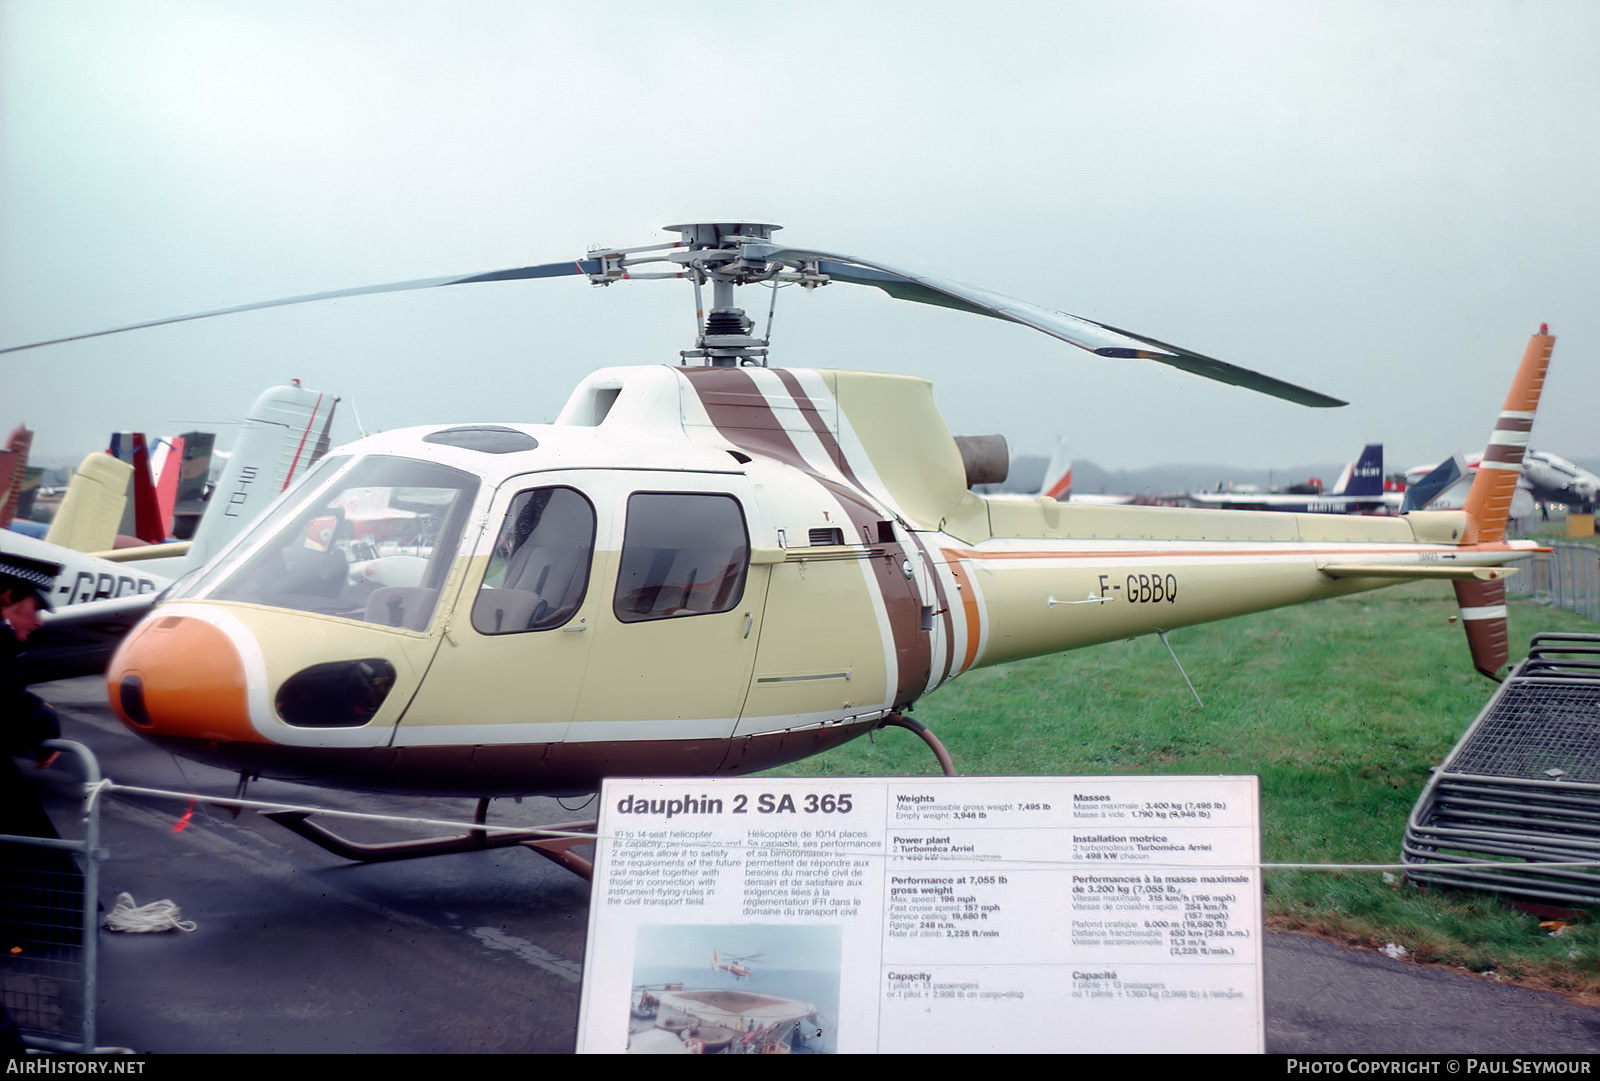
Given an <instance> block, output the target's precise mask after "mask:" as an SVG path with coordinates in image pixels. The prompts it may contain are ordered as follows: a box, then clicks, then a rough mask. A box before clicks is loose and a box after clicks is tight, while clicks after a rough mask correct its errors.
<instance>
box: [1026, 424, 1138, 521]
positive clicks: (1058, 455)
mask: <svg viewBox="0 0 1600 1081" xmlns="http://www.w3.org/2000/svg"><path fill="white" fill-rule="evenodd" d="M1039 494H1040V495H1047V496H1049V497H1050V498H1051V499H1054V500H1055V501H1056V502H1058V503H1085V504H1090V505H1099V506H1107V507H1121V506H1126V505H1128V504H1129V503H1134V502H1137V497H1135V496H1131V495H1105V494H1101V493H1087V492H1074V491H1073V490H1072V459H1071V457H1070V456H1069V455H1068V454H1067V441H1066V440H1065V439H1058V440H1056V449H1055V453H1053V454H1052V455H1051V456H1050V461H1049V464H1047V465H1046V466H1045V467H1044V482H1043V483H1042V484H1040V486H1039Z"/></svg>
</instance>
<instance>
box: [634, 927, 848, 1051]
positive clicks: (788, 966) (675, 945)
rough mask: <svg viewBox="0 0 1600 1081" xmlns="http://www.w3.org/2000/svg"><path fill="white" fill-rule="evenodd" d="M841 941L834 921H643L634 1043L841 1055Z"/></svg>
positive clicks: (646, 1047)
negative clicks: (702, 922)
mask: <svg viewBox="0 0 1600 1081" xmlns="http://www.w3.org/2000/svg"><path fill="white" fill-rule="evenodd" d="M842 941H843V936H842V935H841V933H840V929H839V927H838V926H836V925H828V924H748V923H745V924H645V925H642V926H640V927H639V929H638V938H637V941H636V943H635V949H634V968H633V980H632V984H633V986H632V988H631V991H630V993H629V996H628V1005H627V1009H628V1050H629V1051H630V1052H632V1053H634V1054H639V1053H645V1054H650V1053H657V1054H681V1053H683V1052H685V1051H688V1052H691V1053H697V1054H714V1053H725V1052H730V1051H731V1052H734V1053H746V1054H767V1053H774V1052H777V1053H800V1054H833V1053H835V1052H836V1051H837V1050H838V1027H837V1022H838V1015H839V980H840V968H841V960H842V957H841V951H842Z"/></svg>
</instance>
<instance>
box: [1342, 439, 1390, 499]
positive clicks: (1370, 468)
mask: <svg viewBox="0 0 1600 1081" xmlns="http://www.w3.org/2000/svg"><path fill="white" fill-rule="evenodd" d="M1328 494H1329V495H1360V496H1381V495H1382V494H1383V444H1382V443H1368V444H1367V445H1366V446H1364V447H1362V448H1361V453H1360V454H1359V455H1358V456H1357V457H1356V460H1355V461H1354V462H1352V463H1351V464H1350V465H1349V467H1348V468H1347V469H1346V470H1345V472H1344V475H1343V476H1341V477H1340V478H1339V483H1338V484H1337V485H1335V487H1334V489H1333V491H1332V492H1330V493H1328Z"/></svg>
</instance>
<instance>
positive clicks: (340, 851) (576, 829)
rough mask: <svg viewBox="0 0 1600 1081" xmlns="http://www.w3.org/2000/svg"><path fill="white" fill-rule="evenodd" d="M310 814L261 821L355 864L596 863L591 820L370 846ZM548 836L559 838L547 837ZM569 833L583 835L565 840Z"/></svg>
mask: <svg viewBox="0 0 1600 1081" xmlns="http://www.w3.org/2000/svg"><path fill="white" fill-rule="evenodd" d="M878 727H879V728H890V727H893V728H904V729H907V730H908V731H911V732H915V733H916V734H917V735H918V736H920V737H921V738H922V741H923V742H924V743H926V744H927V745H928V748H929V750H931V751H932V752H933V756H934V757H935V758H936V759H938V761H939V768H940V769H941V770H943V771H944V775H945V776H946V777H954V776H956V767H955V764H954V763H953V762H952V761H951V760H950V752H948V751H946V750H945V749H944V744H942V743H940V742H939V737H937V736H935V735H934V734H933V732H932V731H930V730H929V728H928V726H927V725H925V724H923V723H921V722H920V721H914V720H912V719H911V718H910V717H907V716H904V715H903V714H899V713H891V714H889V716H887V717H885V718H884V719H883V720H882V721H880V722H878ZM312 814H313V812H311V811H264V812H262V817H263V818H270V819H271V820H272V821H274V822H276V823H277V824H278V825H280V826H282V827H283V828H284V829H286V830H289V831H290V832H292V833H295V834H298V835H299V836H301V837H304V838H305V839H306V840H308V841H310V842H311V843H312V844H314V845H316V846H317V847H318V848H321V849H324V850H325V851H328V852H331V853H333V854H334V855H335V856H338V857H339V858H340V859H346V860H352V861H354V862H356V863H386V862H389V861H392V860H415V859H421V858H422V857H424V856H445V855H449V854H451V853H453V852H481V851H483V850H485V849H489V848H511V847H513V846H515V845H520V846H522V847H523V848H526V849H528V850H529V851H530V852H537V853H538V854H539V855H541V856H543V857H544V858H545V859H547V860H549V861H551V862H552V863H554V864H556V865H557V866H559V867H565V868H566V869H567V870H569V871H571V872H572V873H573V874H575V875H577V876H578V877H579V878H582V879H584V880H586V881H593V879H594V861H593V860H591V859H587V858H585V857H583V856H580V855H578V854H577V853H576V852H574V851H572V850H573V849H574V848H578V847H581V846H583V845H586V844H592V843H593V838H594V832H595V828H596V826H597V824H598V823H596V822H594V821H589V822H561V823H557V824H555V825H551V826H543V827H541V828H539V829H530V830H499V829H497V830H494V831H490V830H487V829H473V830H468V831H467V832H466V833H463V834H458V835H457V836H454V837H425V838H422V839H420V840H414V841H380V842H377V843H373V844H368V843H364V842H361V841H352V840H350V839H349V838H348V837H341V836H340V835H339V834H337V833H334V832H333V831H332V830H330V829H328V828H327V827H325V826H320V825H318V824H317V823H315V822H312V821H311V815H312ZM488 815H489V800H488V799H486V798H485V799H480V800H478V806H477V809H476V810H475V811H474V812H473V815H472V821H473V822H474V823H475V824H476V825H479V826H482V825H483V824H484V823H485V822H486V821H487V819H488ZM552 834H556V835H557V836H551V835H552ZM570 834H583V835H586V836H576V837H574V836H568V835H570Z"/></svg>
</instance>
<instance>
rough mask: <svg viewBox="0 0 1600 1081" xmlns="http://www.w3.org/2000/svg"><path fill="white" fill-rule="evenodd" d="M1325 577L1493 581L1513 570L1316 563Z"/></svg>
mask: <svg viewBox="0 0 1600 1081" xmlns="http://www.w3.org/2000/svg"><path fill="white" fill-rule="evenodd" d="M1317 570H1319V571H1321V572H1322V573H1323V574H1326V575H1327V576H1328V577H1329V578H1415V579H1424V578H1431V579H1444V580H1446V581H1456V582H1495V581H1499V580H1500V579H1502V578H1509V577H1510V576H1511V575H1513V574H1516V573H1517V568H1515V567H1441V566H1437V565H1432V566H1426V567H1417V566H1410V567H1401V566H1395V565H1394V564H1390V563H1318V564H1317Z"/></svg>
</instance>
